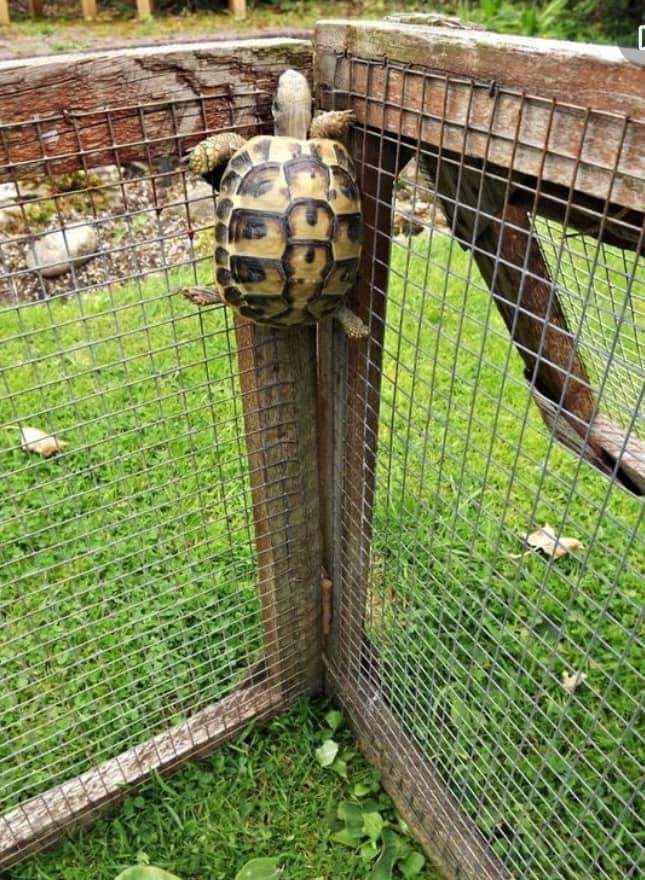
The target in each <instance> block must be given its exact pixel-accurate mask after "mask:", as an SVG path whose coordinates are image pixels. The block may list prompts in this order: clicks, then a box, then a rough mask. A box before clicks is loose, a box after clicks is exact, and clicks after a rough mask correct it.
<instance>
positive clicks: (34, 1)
mask: <svg viewBox="0 0 645 880" xmlns="http://www.w3.org/2000/svg"><path fill="white" fill-rule="evenodd" d="M44 5H45V4H44V0H29V15H30V16H31V17H32V18H42V17H43V8H44Z"/></svg>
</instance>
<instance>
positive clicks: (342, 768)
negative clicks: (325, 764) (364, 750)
mask: <svg viewBox="0 0 645 880" xmlns="http://www.w3.org/2000/svg"><path fill="white" fill-rule="evenodd" d="M331 769H332V770H333V771H334V773H338V775H339V776H341V777H342V778H343V779H347V778H348V777H347V762H346V761H341V759H340V758H336V760H335V761H334V763H333V764H332V765H331Z"/></svg>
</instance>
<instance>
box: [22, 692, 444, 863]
mask: <svg viewBox="0 0 645 880" xmlns="http://www.w3.org/2000/svg"><path fill="white" fill-rule="evenodd" d="M323 709H324V707H322V706H319V705H312V704H300V705H297V706H296V707H295V708H294V709H292V710H291V711H290V712H289V713H288V714H286V715H283V716H281V717H280V718H276V719H275V720H273V721H272V722H271V723H270V724H269V725H268V727H267V728H263V729H261V730H253V729H250V728H249V729H247V731H246V732H245V733H243V734H242V735H240V736H239V737H238V738H237V739H236V740H235V742H233V743H231V744H230V745H227V746H224V747H223V748H222V749H220V750H219V751H217V752H215V753H214V754H213V755H212V756H211V757H210V758H208V759H206V760H204V761H201V762H199V763H196V762H195V763H191V764H190V765H188V766H186V767H185V768H184V769H182V770H181V771H180V772H179V773H177V774H176V775H175V776H173V777H171V778H170V779H167V780H158V779H157V780H153V781H151V782H150V783H148V784H147V785H146V786H145V787H144V788H143V789H142V790H139V791H137V792H136V794H134V793H133V794H132V796H130V797H129V798H128V799H127V800H126V801H125V803H124V804H123V805H122V806H120V807H119V808H118V809H116V810H114V811H113V812H112V813H111V814H110V815H107V816H104V817H103V818H101V819H100V820H99V821H98V823H97V824H96V826H95V827H94V828H93V829H92V830H91V831H86V832H82V833H76V834H74V835H73V836H72V837H71V838H70V839H68V840H66V841H65V842H64V843H62V844H60V845H59V846H58V848H57V849H56V850H54V851H53V852H49V853H46V854H43V855H39V856H37V857H35V858H33V859H31V860H30V861H27V862H25V863H23V864H22V865H19V866H17V867H15V868H14V869H13V870H12V871H11V877H12V880H113V878H114V877H116V875H117V874H118V873H119V872H120V871H121V870H123V869H124V868H125V867H127V866H128V865H131V864H134V863H136V862H137V861H138V860H139V859H141V858H147V859H148V860H149V861H150V863H151V864H154V865H157V866H159V867H163V868H165V869H166V870H169V871H171V872H173V873H175V874H177V875H178V876H179V877H181V878H183V880H190V878H200V880H233V877H234V876H235V873H236V872H237V871H238V870H239V869H240V867H241V866H242V865H243V864H244V863H245V862H246V861H247V860H249V859H251V858H254V857H259V856H277V857H279V858H280V862H281V864H282V866H283V868H284V874H283V876H284V877H285V878H289V880H345V878H347V880H350V878H367V876H368V874H369V872H370V870H371V867H370V863H366V862H365V861H364V860H363V859H362V858H361V857H360V855H359V854H358V853H357V852H356V851H354V850H353V849H350V848H347V847H344V846H342V845H340V844H338V843H335V842H333V841H332V840H331V835H332V833H333V831H334V829H335V828H336V826H337V825H338V822H337V820H336V815H337V812H338V807H339V804H340V803H341V802H343V801H346V800H347V799H349V800H354V802H356V803H360V802H361V799H360V798H359V799H358V800H357V799H356V798H353V797H352V791H354V790H355V787H356V786H362V787H363V789H365V790H368V789H369V790H372V791H373V795H372V797H373V798H374V799H375V800H376V803H377V805H378V809H379V811H380V813H381V815H382V817H383V818H384V819H386V820H389V821H390V822H392V824H396V820H395V816H394V812H393V808H392V804H391V801H390V800H389V798H388V797H387V795H385V794H384V793H383V792H382V791H381V790H380V788H379V776H378V773H376V771H374V770H373V769H372V768H370V767H369V766H368V765H367V764H366V762H365V761H364V760H363V759H362V758H361V756H360V755H359V754H358V753H357V752H356V750H355V748H354V747H353V746H352V740H351V736H350V735H349V734H348V733H347V731H340V732H339V733H337V734H335V738H336V740H337V741H338V743H339V745H340V746H341V748H342V750H343V753H344V754H345V757H346V759H347V764H348V779H347V780H346V779H344V778H342V777H341V776H339V775H338V774H336V773H334V772H332V771H331V770H329V769H323V768H322V767H320V766H319V765H318V763H317V761H316V758H315V749H316V748H317V747H318V746H319V745H320V743H321V740H322V737H323V736H325V735H326V734H325V733H324V732H323V728H324V727H325V726H326V725H325V724H324V721H323V717H324V713H323ZM363 802H364V801H363ZM142 854H145V856H143V855H142ZM417 877H418V878H419V880H432V878H435V875H434V874H433V872H432V871H431V869H430V868H429V867H425V868H424V869H423V870H422V871H421V873H419V874H418V875H417ZM435 880H436V878H435Z"/></svg>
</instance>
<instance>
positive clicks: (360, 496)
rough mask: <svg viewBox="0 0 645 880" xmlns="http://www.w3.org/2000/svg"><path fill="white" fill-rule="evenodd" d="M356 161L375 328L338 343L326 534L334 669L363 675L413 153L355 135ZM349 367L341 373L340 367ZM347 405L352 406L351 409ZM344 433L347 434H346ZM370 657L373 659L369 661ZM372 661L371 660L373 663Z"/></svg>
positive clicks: (358, 297) (363, 270) (359, 293)
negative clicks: (400, 210) (339, 377)
mask: <svg viewBox="0 0 645 880" xmlns="http://www.w3.org/2000/svg"><path fill="white" fill-rule="evenodd" d="M351 154H352V157H353V159H354V163H355V165H356V169H357V175H358V182H359V186H360V191H361V202H362V209H363V223H364V229H365V233H364V240H363V250H362V253H361V263H360V268H359V274H358V279H359V280H358V283H357V284H356V287H355V289H354V291H353V293H352V296H351V305H352V308H353V309H354V311H355V312H356V313H357V314H358V315H359V316H360V317H361V318H362V320H363V321H364V322H365V323H366V324H367V326H368V327H369V336H368V338H367V339H366V340H361V341H358V342H355V343H339V341H338V339H337V338H336V344H335V347H334V350H333V353H332V356H331V359H332V362H333V363H334V364H336V367H335V370H336V371H338V370H339V368H340V369H342V370H343V371H344V373H345V377H346V378H345V385H346V391H345V396H344V399H343V401H344V406H345V411H344V412H343V413H338V412H337V414H336V416H335V423H336V424H335V436H334V444H335V446H336V448H337V449H338V456H339V457H340V459H341V461H342V466H341V469H340V470H339V471H337V476H336V477H335V479H340V488H339V490H337V491H339V492H340V505H339V507H337V508H336V509H337V510H338V513H339V518H338V519H336V520H335V521H332V522H331V523H330V524H329V526H328V528H327V532H328V534H329V535H331V536H332V537H331V538H328V542H330V544H331V546H332V547H333V552H334V554H335V556H336V558H335V560H334V559H332V560H331V561H330V562H329V563H328V564H330V565H331V567H332V571H333V577H334V586H335V596H334V608H335V615H334V623H333V624H332V640H331V642H330V645H329V651H330V652H331V653H332V654H333V656H334V659H335V662H337V663H338V664H339V665H341V666H343V668H346V669H348V670H354V673H355V674H358V670H359V668H360V667H361V666H362V665H363V664H364V663H365V662H369V646H368V645H367V644H366V643H365V636H364V617H365V605H366V600H367V587H368V575H369V559H370V549H371V540H372V514H373V509H374V494H375V479H376V450H377V442H378V420H379V406H380V389H381V363H382V360H383V340H384V336H385V318H386V301H387V285H388V276H389V264H390V248H391V237H390V230H391V222H392V208H391V206H392V188H393V185H394V181H395V180H396V176H397V174H398V172H399V171H400V170H401V168H403V166H404V165H405V163H406V162H407V161H408V160H409V159H410V156H411V151H410V150H409V149H407V148H406V147H404V146H402V145H398V146H397V145H396V144H394V143H391V142H388V141H384V140H382V139H381V138H380V137H379V136H378V134H377V133H375V132H371V131H361V130H360V129H357V130H355V132H354V135H353V141H352V145H351ZM341 365H342V366H341ZM345 401H346V402H345ZM339 429H340V430H339ZM366 652H367V654H366ZM366 657H367V659H366Z"/></svg>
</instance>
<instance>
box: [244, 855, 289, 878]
mask: <svg viewBox="0 0 645 880" xmlns="http://www.w3.org/2000/svg"><path fill="white" fill-rule="evenodd" d="M279 875H280V869H279V868H278V859H274V858H271V857H264V858H260V859H251V861H250V862H247V863H246V865H244V866H243V867H242V868H240V870H239V871H238V872H237V874H236V876H235V880H277V878H278V877H279Z"/></svg>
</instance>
